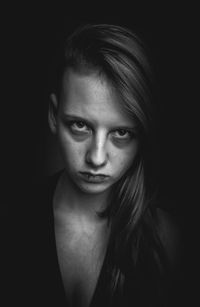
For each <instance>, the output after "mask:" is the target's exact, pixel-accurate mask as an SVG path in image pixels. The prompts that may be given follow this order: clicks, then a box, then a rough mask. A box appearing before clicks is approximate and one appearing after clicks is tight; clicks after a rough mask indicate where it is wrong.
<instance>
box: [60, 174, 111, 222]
mask: <svg viewBox="0 0 200 307" xmlns="http://www.w3.org/2000/svg"><path fill="white" fill-rule="evenodd" d="M109 194H110V192H109V191H105V192H104V193H99V194H90V193H85V192H83V191H81V190H80V189H79V188H78V187H77V186H76V185H75V184H74V183H73V182H72V181H71V180H70V179H69V178H68V176H67V174H66V172H64V173H63V174H62V175H61V177H60V179H59V181H58V184H57V187H56V190H55V194H54V210H56V211H57V210H58V211H60V210H61V211H62V212H63V213H64V212H69V211H70V212H73V213H76V214H80V215H85V216H88V217H91V218H97V216H98V215H97V212H101V211H103V210H104V209H105V208H106V206H107V203H108V198H109Z"/></svg>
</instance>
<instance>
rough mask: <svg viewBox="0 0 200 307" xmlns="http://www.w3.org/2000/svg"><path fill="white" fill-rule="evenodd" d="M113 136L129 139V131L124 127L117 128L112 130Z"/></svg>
mask: <svg viewBox="0 0 200 307" xmlns="http://www.w3.org/2000/svg"><path fill="white" fill-rule="evenodd" d="M113 135H114V137H115V138H118V139H129V138H130V137H131V135H132V134H131V131H129V130H126V129H118V130H115V131H114V132H113Z"/></svg>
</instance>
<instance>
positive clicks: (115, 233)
mask: <svg viewBox="0 0 200 307" xmlns="http://www.w3.org/2000/svg"><path fill="white" fill-rule="evenodd" d="M49 124H50V128H51V131H52V132H53V134H55V135H56V137H57V139H58V142H59V146H60V150H61V153H62V156H63V160H64V164H65V168H64V170H62V171H60V172H59V173H58V174H56V175H55V176H53V178H52V179H51V187H49V189H50V190H51V197H50V198H51V199H50V201H51V202H52V207H53V217H54V225H55V227H54V231H55V242H56V252H57V258H58V264H59V268H60V273H61V277H62V283H63V286H64V290H65V295H66V304H68V305H69V306H80V307H88V306H148V307H149V306H154V307H155V306H165V303H166V301H167V296H168V294H167V291H166V290H167V289H168V287H167V281H168V278H167V275H168V273H169V270H170V269H169V268H168V265H169V263H170V259H171V248H170V242H171V238H170V235H169V233H170V227H169V226H168V222H167V219H166V217H165V215H164V213H163V212H162V210H160V209H158V208H156V200H155V190H156V189H155V184H154V177H155V176H154V175H155V169H156V168H155V167H156V166H155V164H154V162H155V155H154V152H153V150H154V149H155V148H154V146H155V142H154V132H155V129H154V95H153V76H152V70H151V67H150V64H149V61H148V58H147V56H146V52H145V47H144V44H143V42H142V41H141V40H140V39H139V38H138V37H137V36H136V35H135V34H133V33H132V32H131V31H130V30H129V29H126V28H123V27H120V26H115V25H106V24H100V25H86V26H84V27H81V28H79V29H78V30H76V31H75V32H74V33H73V34H72V35H71V36H70V37H69V38H68V39H67V42H66V44H65V48H64V54H63V58H62V59H61V61H60V64H59V67H58V76H57V84H56V86H55V89H54V91H53V93H52V94H51V103H50V107H49ZM52 182H53V184H52Z"/></svg>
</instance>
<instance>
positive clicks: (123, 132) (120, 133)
mask: <svg viewBox="0 0 200 307" xmlns="http://www.w3.org/2000/svg"><path fill="white" fill-rule="evenodd" d="M118 133H119V135H121V136H123V135H125V134H126V131H125V130H119V132H118Z"/></svg>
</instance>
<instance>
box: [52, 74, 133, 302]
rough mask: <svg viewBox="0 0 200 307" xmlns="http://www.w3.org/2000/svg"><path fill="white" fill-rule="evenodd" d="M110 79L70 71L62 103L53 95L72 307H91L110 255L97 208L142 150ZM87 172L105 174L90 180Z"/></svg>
mask: <svg viewBox="0 0 200 307" xmlns="http://www.w3.org/2000/svg"><path fill="white" fill-rule="evenodd" d="M121 104H122V101H120V100H119V98H118V95H117V93H116V91H115V90H114V88H113V87H112V86H111V84H110V83H109V81H108V80H107V79H106V78H105V77H104V76H100V75H99V74H98V73H96V72H93V73H90V74H87V75H86V74H81V73H77V72H74V71H73V70H68V71H67V72H66V73H65V74H64V77H63V84H62V93H61V98H60V101H59V102H58V101H57V97H56V95H55V94H52V95H51V105H50V109H49V123H50V128H51V130H52V132H53V133H54V134H55V135H56V136H57V138H58V140H59V144H60V147H61V151H62V155H63V158H64V162H65V166H66V170H65V172H64V173H63V175H62V176H61V178H60V180H59V182H58V185H57V188H56V191H55V195H54V200H53V204H54V217H55V234H56V244H57V251H58V258H59V263H60V268H61V274H62V277H63V282H64V286H65V289H66V294H67V298H68V301H69V303H70V304H71V306H73V305H75V301H76V299H77V298H79V302H78V305H79V306H89V303H90V301H91V298H92V295H93V293H94V290H95V286H96V283H97V280H98V276H99V272H100V269H101V267H102V263H103V259H104V257H105V252H106V247H107V241H108V237H109V226H108V224H107V221H106V220H105V219H100V218H99V217H98V216H97V214H96V212H97V211H99V210H102V209H103V208H105V206H106V205H107V199H108V196H109V193H110V191H111V189H112V186H113V184H114V183H115V182H117V181H118V180H119V179H120V178H121V176H122V175H123V174H124V173H125V172H126V171H127V170H128V169H129V167H130V166H131V164H132V163H133V161H134V158H135V156H136V154H137V151H138V139H137V133H136V124H135V123H134V121H133V120H132V119H131V118H130V117H128V115H127V114H126V113H125V112H124V111H123V108H122V106H121ZM82 172H83V173H84V172H89V173H92V174H93V175H94V174H103V175H106V176H107V177H106V178H105V180H104V179H103V180H101V179H100V180H99V179H97V181H95V180H94V181H93V177H92V179H90V180H88V176H87V175H85V174H83V175H82Z"/></svg>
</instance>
